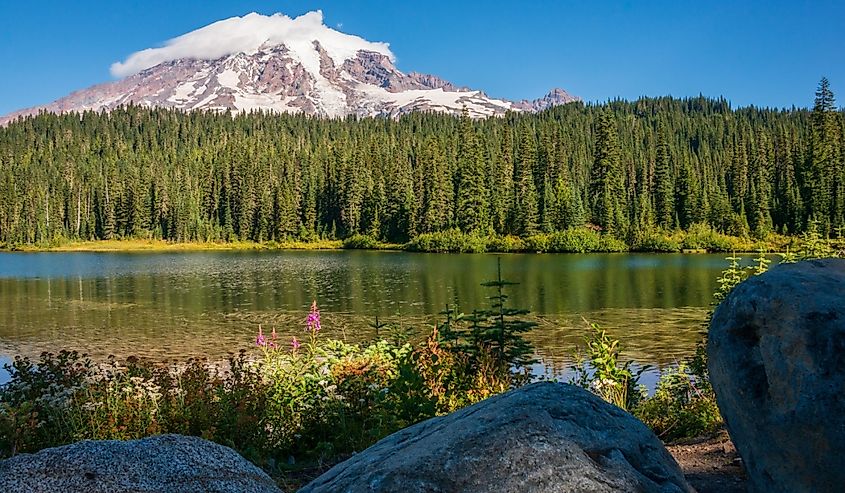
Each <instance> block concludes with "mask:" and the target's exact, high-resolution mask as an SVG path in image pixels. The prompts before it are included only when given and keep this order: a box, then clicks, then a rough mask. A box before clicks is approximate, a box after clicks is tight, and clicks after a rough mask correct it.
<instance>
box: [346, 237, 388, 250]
mask: <svg viewBox="0 0 845 493" xmlns="http://www.w3.org/2000/svg"><path fill="white" fill-rule="evenodd" d="M381 246H382V243H381V242H380V241H378V240H377V239H375V238H373V237H372V236H370V235H362V234H355V235H352V236H350V237H349V238H346V239H345V240H343V248H345V249H347V250H376V249H378V248H381Z"/></svg>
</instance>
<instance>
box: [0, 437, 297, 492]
mask: <svg viewBox="0 0 845 493" xmlns="http://www.w3.org/2000/svg"><path fill="white" fill-rule="evenodd" d="M0 491H3V492H7V493H13V492H14V493H17V492H21V493H23V492H34V491H45V492H46V491H59V492H62V493H76V492H79V493H101V492H102V493H106V492H109V493H119V492H133V493H139V492H143V493H155V492H161V493H165V492H167V493H170V492H184V493H189V492H196V493H200V492H218V493H228V492H231V493H236V492H237V493H241V492H254V493H270V492H273V493H278V492H280V491H281V490H279V489H278V488H277V487H276V484H275V483H274V482H273V480H272V479H270V477H269V476H267V474H265V473H264V471H262V470H261V469H259V468H257V467H256V466H254V465H253V464H251V463H250V462H248V461H247V460H246V459H244V458H243V457H241V456H240V455H238V454H237V453H236V452H235V451H234V450H232V449H230V448H228V447H224V446H222V445H218V444H216V443H212V442H209V441H207V440H203V439H202V438H197V437H187V436H181V435H160V436H155V437H151V438H145V439H143V440H130V441H118V440H86V441H83V442H78V443H74V444H72V445H65V446H63V447H56V448H50V449H45V450H42V451H40V452H38V453H35V454H21V455H17V456H15V457H12V458H11V459H7V460H4V461H0Z"/></svg>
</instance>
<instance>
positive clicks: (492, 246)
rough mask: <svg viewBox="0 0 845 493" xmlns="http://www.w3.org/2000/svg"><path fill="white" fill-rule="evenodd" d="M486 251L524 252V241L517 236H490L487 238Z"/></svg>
mask: <svg viewBox="0 0 845 493" xmlns="http://www.w3.org/2000/svg"><path fill="white" fill-rule="evenodd" d="M486 249H487V251H488V252H500V253H512V252H524V251H526V249H527V246H526V242H525V241H524V240H523V239H522V238H520V237H518V236H511V235H508V236H490V237H489V238H487V247H486Z"/></svg>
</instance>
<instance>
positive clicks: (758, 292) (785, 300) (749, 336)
mask: <svg viewBox="0 0 845 493" xmlns="http://www.w3.org/2000/svg"><path fill="white" fill-rule="evenodd" d="M707 353H708V356H709V370H710V380H711V381H712V384H713V388H714V390H715V391H716V399H717V402H718V404H719V409H721V411H722V415H723V416H724V418H725V423H726V425H727V428H728V431H729V432H730V435H731V438H732V439H733V441H734V443H735V445H736V448H737V451H738V452H739V454H740V455H741V456H742V458H743V461H744V463H745V467H746V470H747V472H748V479H749V487H750V489H751V491H754V492H766V493H777V492H799V491H813V492H828V491H829V492H833V491H836V492H839V491H843V488H845V364H843V358H845V260H834V259H831V260H813V261H807V262H800V263H797V264H784V265H779V266H777V267H774V268H773V269H771V270H770V271H769V272H766V273H764V274H762V275H759V276H753V277H752V278H751V279H749V280H747V281H745V282H743V283H742V284H740V285H739V286H738V287H737V288H735V289H734V290H733V292H732V293H731V294H730V296H728V298H727V299H726V300H725V301H723V302H722V303H721V304H720V305H719V307H718V308H717V309H716V312H715V313H714V314H713V320H712V322H711V324H710V335H709V342H708V347H707Z"/></svg>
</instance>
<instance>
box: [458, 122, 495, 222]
mask: <svg viewBox="0 0 845 493" xmlns="http://www.w3.org/2000/svg"><path fill="white" fill-rule="evenodd" d="M460 125H461V126H460V135H459V141H458V155H457V164H458V176H459V178H458V193H457V204H456V207H455V214H456V218H455V219H456V223H457V224H458V226H459V227H460V228H461V230H463V231H465V232H479V231H483V230H484V229H486V226H487V217H486V216H487V191H486V189H485V186H484V181H485V180H484V163H483V156H482V151H481V146H480V145H479V144H478V140H477V137H476V135H475V129H474V128H473V123H472V120H470V118H469V115H468V114H467V111H466V108H464V111H463V114H462V115H461V124H460Z"/></svg>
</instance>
